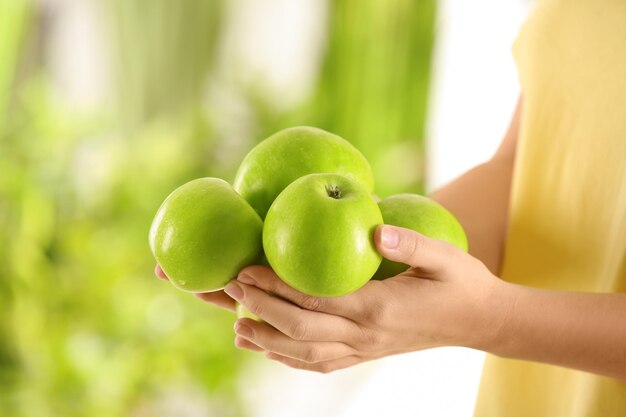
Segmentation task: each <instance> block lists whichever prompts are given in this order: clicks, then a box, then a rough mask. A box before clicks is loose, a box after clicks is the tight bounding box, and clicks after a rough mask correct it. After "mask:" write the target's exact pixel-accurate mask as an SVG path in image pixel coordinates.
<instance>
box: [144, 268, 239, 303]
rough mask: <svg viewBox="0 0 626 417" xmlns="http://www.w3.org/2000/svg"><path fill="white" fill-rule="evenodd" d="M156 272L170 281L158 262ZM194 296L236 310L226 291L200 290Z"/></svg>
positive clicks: (158, 276) (163, 278) (159, 276)
mask: <svg viewBox="0 0 626 417" xmlns="http://www.w3.org/2000/svg"><path fill="white" fill-rule="evenodd" d="M154 274H155V275H156V276H157V278H160V279H162V280H165V281H168V280H169V278H168V277H167V275H165V272H163V269H161V267H160V266H159V265H158V264H157V265H156V266H155V267H154ZM193 295H194V296H196V297H198V298H199V299H201V300H202V301H206V302H207V303H209V304H213V305H215V306H217V307H219V308H223V309H224V310H229V311H232V312H234V311H235V306H236V305H237V304H236V302H235V300H233V299H232V298H230V297H229V296H228V295H226V294H225V293H224V291H222V290H220V291H212V292H198V293H194V294H193Z"/></svg>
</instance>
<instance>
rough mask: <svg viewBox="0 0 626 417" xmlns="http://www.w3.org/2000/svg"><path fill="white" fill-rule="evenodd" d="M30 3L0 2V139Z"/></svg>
mask: <svg viewBox="0 0 626 417" xmlns="http://www.w3.org/2000/svg"><path fill="white" fill-rule="evenodd" d="M30 12H31V6H30V2H29V1H26V0H0V138H2V136H3V133H4V131H5V130H6V121H7V113H8V106H9V101H10V100H11V97H12V94H11V91H12V86H13V81H14V78H15V71H16V68H17V63H18V60H19V56H20V45H21V44H22V41H23V38H24V34H25V31H26V26H27V23H28V18H29V16H30Z"/></svg>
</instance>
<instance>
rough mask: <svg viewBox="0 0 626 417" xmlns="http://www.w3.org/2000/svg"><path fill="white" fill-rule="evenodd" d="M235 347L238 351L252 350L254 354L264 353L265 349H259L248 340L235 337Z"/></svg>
mask: <svg viewBox="0 0 626 417" xmlns="http://www.w3.org/2000/svg"><path fill="white" fill-rule="evenodd" d="M235 346H236V347H237V348H238V349H245V350H250V351H252V352H264V350H263V348H260V347H258V346H257V345H255V344H254V343H252V342H251V341H249V340H248V339H246V338H243V337H240V336H237V337H235Z"/></svg>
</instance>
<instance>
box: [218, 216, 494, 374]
mask: <svg viewBox="0 0 626 417" xmlns="http://www.w3.org/2000/svg"><path fill="white" fill-rule="evenodd" d="M375 243H376V246H377V248H378V250H379V252H380V253H381V254H382V255H383V256H384V257H386V258H388V259H390V260H393V261H397V262H403V263H405V264H408V265H411V268H409V269H408V270H407V271H406V272H404V273H402V274H400V275H397V276H395V277H392V278H389V279H386V280H384V281H374V280H373V281H370V282H368V283H367V284H366V285H365V286H364V287H362V288H361V289H360V290H358V291H356V292H354V293H352V294H349V295H346V296H343V297H337V298H318V297H312V296H308V295H305V294H302V293H300V292H298V291H296V290H294V289H292V288H291V287H289V286H287V285H286V284H285V283H284V282H283V281H281V280H280V279H279V278H278V277H277V276H276V274H275V273H274V272H273V271H272V270H271V269H270V268H266V267H262V266H251V267H248V268H245V269H244V270H242V271H241V272H240V274H239V276H238V278H237V279H236V280H233V281H231V282H230V283H229V284H228V285H227V286H226V288H225V291H226V293H227V294H228V295H230V296H231V297H233V298H234V299H236V300H238V301H239V302H240V303H242V304H243V305H245V306H246V307H247V308H248V309H249V310H250V311H251V312H253V313H254V314H256V315H257V316H259V317H260V318H262V319H263V320H264V321H265V322H266V323H261V322H256V321H254V320H251V319H247V318H242V319H239V320H237V322H236V323H235V332H236V334H237V336H236V338H235V345H236V346H238V347H240V348H245V349H250V350H256V351H258V350H260V349H262V350H263V351H265V352H266V356H267V357H268V358H270V359H273V360H276V361H279V362H282V363H284V364H286V365H288V366H291V367H293V368H300V369H306V370H311V371H317V372H323V373H326V372H330V371H334V370H337V369H341V368H345V367H348V366H352V365H355V364H358V363H360V362H364V361H368V360H372V359H376V358H380V357H383V356H388V355H393V354H397V353H403V352H410V351H416V350H421V349H427V348H432V347H437V346H451V345H457V346H470V347H481V345H483V344H484V343H486V342H488V341H489V340H490V339H493V338H495V337H496V336H497V334H498V330H499V328H500V326H501V325H502V320H503V315H502V314H499V313H495V314H494V312H493V311H491V310H490V307H491V304H492V303H490V301H491V300H494V299H497V297H498V293H497V292H498V289H499V287H500V285H499V284H500V283H502V281H500V280H499V279H498V278H496V277H495V276H494V275H492V274H491V273H490V272H489V270H488V269H487V268H486V267H485V266H484V265H483V264H482V263H481V262H480V261H479V260H478V259H476V258H474V257H472V256H470V255H469V254H467V253H465V252H463V251H461V250H459V249H457V248H456V247H454V246H452V245H450V244H448V243H446V242H443V241H439V240H434V239H429V238H427V237H425V236H423V235H421V234H419V233H416V232H413V231H411V230H408V229H403V228H399V227H394V226H388V225H383V226H381V227H379V228H378V229H377V230H376V233H375ZM267 292H271V293H273V294H275V295H277V296H278V297H273V296H270V295H268V294H267Z"/></svg>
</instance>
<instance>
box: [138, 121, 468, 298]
mask: <svg viewBox="0 0 626 417" xmlns="http://www.w3.org/2000/svg"><path fill="white" fill-rule="evenodd" d="M373 191H374V178H373V175H372V170H371V168H370V165H369V163H368V162H367V160H366V159H365V157H364V156H363V155H362V154H361V152H359V151H358V150H357V149H356V148H355V147H354V146H352V145H351V144H350V143H349V142H348V141H346V140H344V139H342V138H341V137H339V136H337V135H335V134H332V133H329V132H326V131H324V130H321V129H317V128H313V127H293V128H289V129H285V130H281V131H279V132H277V133H275V134H274V135H272V136H270V137H269V138H267V139H265V140H264V141H262V142H261V143H259V144H258V145H257V146H255V147H254V148H253V149H252V150H251V151H250V153H248V155H247V156H246V157H245V158H244V160H243V162H242V163H241V166H240V167H239V170H238V172H237V175H236V177H235V181H234V185H233V186H232V187H231V185H230V184H228V183H227V182H226V181H224V180H221V179H219V178H199V179H196V180H193V181H190V182H188V183H186V184H184V185H182V186H181V187H179V188H177V189H176V190H174V191H173V192H172V193H171V194H170V195H169V196H168V197H167V198H166V199H165V201H164V202H163V204H162V205H161V207H160V208H159V209H158V211H157V213H156V216H155V218H154V221H153V222H152V226H151V228H150V237H149V240H150V248H151V250H152V253H153V255H154V257H155V259H156V261H157V262H158V264H159V265H160V266H161V268H162V269H163V271H164V272H165V274H167V276H168V277H169V278H170V281H171V282H172V284H174V286H176V287H177V288H179V289H181V290H184V291H189V292H209V291H216V290H220V289H222V288H223V287H224V286H225V285H226V283H227V282H228V281H229V280H231V279H232V278H234V277H236V276H237V274H238V272H239V271H240V270H241V269H243V268H244V267H246V266H247V265H251V264H265V265H269V266H271V268H272V269H273V270H274V271H275V272H276V274H277V275H278V276H279V277H280V278H281V279H282V280H283V281H284V282H285V283H287V284H288V285H290V286H291V287H293V288H295V289H296V290H299V291H301V292H304V293H306V294H309V295H314V296H319V297H337V296H341V295H345V294H349V293H351V292H353V291H356V290H357V289H359V288H361V287H362V286H363V285H365V283H366V282H367V281H369V280H370V279H372V278H374V279H385V278H388V277H391V276H394V275H397V274H399V273H401V272H402V271H404V270H406V269H407V268H408V267H407V266H406V265H403V264H399V263H396V262H391V261H388V260H386V259H382V257H381V256H380V254H379V253H378V252H377V250H376V248H375V246H374V230H375V229H376V227H377V226H378V225H380V224H383V223H385V224H391V225H395V226H400V227H405V228H408V229H412V230H415V231H418V232H420V233H422V234H424V235H426V236H429V237H431V238H434V239H440V240H445V241H448V242H450V243H452V244H454V245H456V246H458V247H460V248H461V249H463V250H465V251H467V238H466V236H465V232H464V231H463V228H462V226H461V225H460V224H459V222H458V221H457V220H456V218H455V217H454V216H453V215H452V214H451V213H450V212H448V211H447V210H446V209H445V208H443V207H442V206H441V205H439V204H438V203H437V202H435V201H433V200H431V199H429V198H427V197H423V196H420V195H416V194H400V195H395V196H391V197H387V198H385V199H383V200H381V201H379V202H377V201H376V199H375V197H374V195H373V194H372V193H373Z"/></svg>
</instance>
